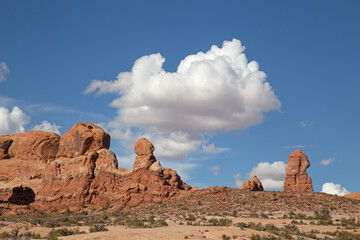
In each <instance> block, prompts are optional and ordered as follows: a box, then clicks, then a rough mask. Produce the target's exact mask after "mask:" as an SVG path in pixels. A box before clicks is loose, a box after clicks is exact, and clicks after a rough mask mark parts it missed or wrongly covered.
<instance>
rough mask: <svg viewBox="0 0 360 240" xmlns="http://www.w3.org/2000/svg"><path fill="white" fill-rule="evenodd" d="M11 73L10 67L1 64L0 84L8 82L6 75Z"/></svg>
mask: <svg viewBox="0 0 360 240" xmlns="http://www.w3.org/2000/svg"><path fill="white" fill-rule="evenodd" d="M9 72H10V70H9V68H8V66H7V65H6V63H4V62H1V63H0V82H2V81H5V80H6V75H8V74H9Z"/></svg>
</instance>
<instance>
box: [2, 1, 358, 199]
mask: <svg viewBox="0 0 360 240" xmlns="http://www.w3.org/2000/svg"><path fill="white" fill-rule="evenodd" d="M359 10H360V3H359V1H301V2H300V1H225V2H224V1H126V2H125V1H105V2H104V1H1V2H0V36H1V37H0V124H1V125H2V127H0V134H11V133H14V132H22V131H28V130H32V129H49V130H53V131H57V130H59V131H60V133H61V134H62V133H64V132H65V131H67V130H69V129H70V128H71V126H72V125H73V124H74V123H77V122H92V123H96V124H100V125H101V126H103V127H104V128H105V129H106V130H107V131H109V132H110V134H111V136H112V142H111V150H113V151H114V152H115V153H116V154H117V156H118V159H119V166H120V167H121V166H123V167H126V168H129V167H131V165H132V162H133V160H134V158H135V156H134V155H133V150H132V146H133V143H134V141H135V140H136V138H137V137H139V136H141V135H145V136H147V137H149V138H150V139H151V140H152V142H153V143H154V145H155V148H156V149H157V150H156V152H155V154H156V156H158V160H160V161H161V163H162V165H164V166H170V167H172V168H174V169H175V170H177V171H178V172H180V174H181V175H182V176H183V178H185V180H186V181H187V182H188V183H189V184H190V185H198V186H199V187H207V186H213V185H225V186H231V187H236V179H237V180H238V181H237V183H238V184H240V183H241V181H243V180H244V179H248V178H251V177H252V176H251V175H252V174H257V175H258V177H259V176H260V177H259V178H260V179H261V180H262V179H263V181H265V182H266V184H268V185H267V186H270V187H268V188H267V189H271V188H273V189H279V187H278V186H279V182H281V179H282V178H283V174H284V171H283V167H284V162H285V164H286V163H287V160H288V155H289V154H290V153H291V152H292V151H294V150H296V149H298V148H301V149H302V150H303V151H304V152H305V153H306V154H307V155H308V158H309V160H310V163H311V167H310V168H309V169H308V173H309V175H310V176H311V177H312V179H313V184H314V189H315V191H321V190H322V187H323V185H324V183H334V184H340V185H341V187H344V188H346V189H347V190H348V191H350V192H358V191H360V189H359V186H358V184H354V183H356V182H357V181H358V177H357V174H358V169H359V168H360V159H359V156H358V154H357V153H356V152H357V149H358V148H359V145H360V137H359V136H360V127H359V122H360V121H359V120H360V110H359V107H358V105H359V103H360V96H359V94H358V89H359V88H360V82H359V73H358V70H359V65H360V45H359V42H360V29H359V25H360V15H359V14H358V13H359ZM233 39H235V40H233ZM224 41H227V43H229V44H230V45H229V46H228V47H224V46H225V45H226V43H225V45H224V46H223V43H224ZM239 41H241V44H242V45H239ZM213 45H215V46H217V49H218V50H216V51H214V52H211V53H210V52H208V51H209V50H210V49H211V47H212V46H213ZM242 46H245V47H246V48H245V49H244V50H241V48H242ZM236 51H238V52H237V53H238V55H236V56H242V57H244V56H246V59H247V62H245V63H246V64H247V63H250V62H251V61H256V62H257V63H258V65H259V68H258V69H257V67H256V66H255V65H256V64H255V63H252V64H250V65H246V64H245V63H244V59H242V60H239V62H235V63H234V64H230V63H229V62H227V60H228V59H229V58H228V57H229V56H227V54H228V55H229V54H230V55H231V54H233V53H234V52H236ZM199 52H204V53H207V54H205V57H204V56H200V55H196V54H198V53H199ZM157 53H159V54H161V55H156V54H157ZM153 54H155V55H153ZM214 54H215V55H216V56H220V55H221V57H220V58H219V59H220V60H221V61H212V60H213V59H210V60H209V58H212V57H213V56H214ZM217 54H219V55H217ZM243 54H244V55H243ZM187 56H189V57H188V58H186V57H187ZM211 56H212V57H211ZM236 56H235V57H236ZM235 57H234V59H235ZM184 59H185V60H184ZM186 59H187V60H186ZM246 59H245V60H246ZM137 60H138V61H137ZM182 60H184V61H183V62H184V66H185V65H186V64H185V62H187V63H189V62H190V63H191V62H192V61H193V62H196V63H199V64H198V65H196V64H193V68H191V67H189V68H188V67H186V66H187V65H186V66H185V67H184V68H183V72H181V71H179V70H178V67H179V64H180V62H181V61H182ZM135 61H137V63H138V65H137V66H138V69H140V70H139V71H140V73H141V74H140V75H139V76H138V75H137V74H136V69H135V68H133V66H134V63H135ZM232 63H233V62H232ZM237 63H244V64H245V65H244V66H245V67H244V68H242V70H241V71H245V70H246V69H247V70H249V69H250V70H251V71H250V72H252V71H253V72H255V73H254V79H256V81H258V83H259V84H260V85H257V87H255V88H254V89H255V90H254V89H253V90H251V91H248V90H246V91H245V90H244V92H243V93H241V94H239V95H238V96H237V95H236V93H234V91H233V90H234V89H233V88H231V86H235V87H236V86H238V85H236V81H238V80H239V79H240V80H239V81H240V82H241V81H243V82H242V83H241V84H243V83H249V82H248V81H250V80H249V79H247V78H242V77H241V76H240V75H241V74H240V75H239V74H238V75H237V74H235V73H233V72H232V71H233V70H234V69H236V66H237V65H236V64H237ZM201 64H203V65H201ZM189 66H190V65H189ZM249 66H250V67H249ZM157 68H159V69H160V70H159V71H162V72H160V73H159V72H156V71H155V70H156V69H157ZM161 69H162V70H161ZM184 69H185V70H184ZM214 69H215V70H216V71H215V70H214ZM229 69H230V70H229ZM247 70H246V71H247ZM152 71H155V73H154V72H152ZM214 71H215V72H214ZM239 71H240V70H239ZM124 72H128V73H129V76H128V77H126V76H127V75H126V74H125V75H126V76H125V77H124V78H121V79H122V80H121V79H120V80H119V79H117V76H118V74H119V73H124ZM185 72H186V73H185ZM262 72H264V73H265V74H266V78H265V77H264V76H265V75H264V76H261V73H262ZM123 75H124V74H123ZM130 75H131V76H130ZM237 77H238V79H237ZM93 80H98V82H97V85H96V84H95V85H94V84H92V81H93ZM104 81H107V82H104ZM131 81H134V82H136V84H134V85H131V84H130V83H129V82H131ZM264 81H265V82H264ZM250 82H251V81H250ZM128 83H129V84H130V85H127V84H128ZM265 83H268V84H270V85H271V89H270V90H269V89H266V87H265ZM121 84H122V85H121ZM234 84H235V85H234ZM239 84H240V83H239ZM241 84H240V85H241ZM186 89H187V90H186ZM86 90H87V91H86ZM101 91H102V92H101ZM134 92H136V93H140V95H136V94H135V93H134ZM271 94H273V95H271ZM114 100H117V102H116V101H115V102H113V101H114ZM242 100H244V101H243V102H242ZM277 101H278V102H277ZM112 102H113V104H112V105H111V106H110V104H111V103H112ZM125 103H126V104H125ZM137 104H142V105H141V106H143V108H141V107H139V106H140V105H137ZM15 106H16V107H17V108H15V110H14V109H13V108H14V107H15ZM244 109H246V111H245V110H244ZM244 111H245V112H244ZM230 113H238V114H239V115H237V116H239V118H236V117H234V116H231V114H230ZM242 114H244V115H242ZM262 114H264V115H263V118H261V115H262ZM233 115H235V114H233ZM206 116H208V118H207V117H206ZM244 116H245V117H244ZM243 117H244V118H243ZM244 119H245V120H244ZM43 121H47V122H43ZM59 127H61V128H59ZM160 150H161V151H160ZM321 162H322V164H321ZM280 185H281V184H280ZM328 186H330V185H329V184H328ZM341 187H340V186H338V185H331V186H330V187H328V188H327V189H330V190H327V191H328V192H331V191H334V192H335V193H339V194H340V192H341V191H342V190H343V189H341Z"/></svg>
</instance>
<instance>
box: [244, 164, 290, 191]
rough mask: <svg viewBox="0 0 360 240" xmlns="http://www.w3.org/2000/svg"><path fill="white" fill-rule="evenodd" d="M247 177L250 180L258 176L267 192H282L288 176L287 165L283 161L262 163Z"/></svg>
mask: <svg viewBox="0 0 360 240" xmlns="http://www.w3.org/2000/svg"><path fill="white" fill-rule="evenodd" d="M247 176H248V178H249V179H250V178H252V177H253V176H257V177H258V178H259V180H260V181H261V183H262V185H263V187H264V189H266V190H282V189H283V187H284V181H285V176H286V164H285V163H284V162H282V161H276V162H273V163H269V162H260V163H258V165H257V166H256V167H254V168H253V169H252V170H251V171H250V172H249V173H248V174H247Z"/></svg>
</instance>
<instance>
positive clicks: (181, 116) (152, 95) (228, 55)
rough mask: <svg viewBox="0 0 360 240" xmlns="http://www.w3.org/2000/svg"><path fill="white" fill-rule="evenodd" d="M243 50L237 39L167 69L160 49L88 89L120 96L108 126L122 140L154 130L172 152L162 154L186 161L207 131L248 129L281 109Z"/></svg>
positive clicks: (261, 72) (116, 99)
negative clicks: (265, 115)
mask: <svg viewBox="0 0 360 240" xmlns="http://www.w3.org/2000/svg"><path fill="white" fill-rule="evenodd" d="M244 50H245V47H244V46H242V44H241V42H240V41H239V40H237V39H233V40H232V41H224V43H223V45H222V47H218V46H215V45H214V46H212V47H211V49H210V50H209V51H207V52H205V53H204V52H199V53H197V54H195V55H189V56H187V57H185V58H184V59H183V60H182V61H181V62H180V64H179V66H178V68H177V71H176V72H166V71H165V70H164V69H163V64H164V62H165V58H164V57H162V56H161V55H160V54H159V53H158V54H152V55H147V56H143V57H141V58H139V59H137V60H136V61H135V63H134V66H133V68H132V70H131V71H130V72H121V73H120V74H119V75H118V76H117V79H116V80H114V81H99V80H93V81H92V83H91V84H90V85H89V86H88V87H87V88H86V90H85V93H86V94H88V93H91V92H95V93H97V94H106V93H113V94H116V95H118V97H116V98H115V99H114V100H113V101H112V102H111V104H110V105H111V106H112V107H114V108H116V109H117V116H116V118H115V119H114V120H113V121H112V122H109V123H108V127H109V128H111V131H114V132H116V133H117V135H118V136H119V137H120V138H122V139H124V140H126V139H125V138H129V136H131V134H130V132H129V130H128V129H131V132H132V133H133V135H132V136H138V135H144V134H145V133H149V132H150V131H149V129H151V133H152V134H154V135H156V137H154V138H155V139H158V141H159V142H160V144H162V146H164V148H163V149H162V150H166V149H165V146H166V147H170V148H171V150H172V151H171V154H170V153H167V154H165V156H164V157H166V158H167V159H184V158H186V157H187V156H188V154H189V153H190V152H192V151H195V150H197V149H198V148H199V147H200V146H202V145H203V144H204V143H206V139H205V137H204V135H205V134H216V133H219V132H227V131H232V130H236V129H245V128H247V127H249V126H252V125H255V124H259V123H260V122H261V121H262V120H263V117H264V112H268V111H271V110H278V109H279V108H280V101H279V100H278V98H277V97H276V95H275V93H274V91H273V90H272V88H271V86H270V84H269V83H268V82H267V81H266V74H265V73H264V72H263V71H260V70H259V64H258V63H257V62H255V61H251V62H248V60H247V58H246V56H245V54H244V53H243V52H244ZM110 126H111V127H110ZM111 131H110V134H111ZM174 134H175V136H174ZM167 138H168V139H169V140H168V141H167V140H165V139H167ZM127 141H128V140H127ZM155 146H156V145H155ZM158 149H159V147H158ZM205 149H206V147H205ZM205 149H204V150H205ZM159 152H160V151H159Z"/></svg>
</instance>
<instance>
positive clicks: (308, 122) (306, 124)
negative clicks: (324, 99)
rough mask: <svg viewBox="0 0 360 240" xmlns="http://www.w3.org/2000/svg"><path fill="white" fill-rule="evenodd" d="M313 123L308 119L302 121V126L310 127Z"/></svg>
mask: <svg viewBox="0 0 360 240" xmlns="http://www.w3.org/2000/svg"><path fill="white" fill-rule="evenodd" d="M312 124H313V123H312V122H310V121H306V120H304V121H301V122H300V126H302V127H309V126H311V125H312Z"/></svg>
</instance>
